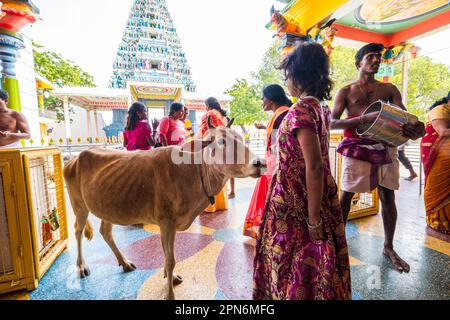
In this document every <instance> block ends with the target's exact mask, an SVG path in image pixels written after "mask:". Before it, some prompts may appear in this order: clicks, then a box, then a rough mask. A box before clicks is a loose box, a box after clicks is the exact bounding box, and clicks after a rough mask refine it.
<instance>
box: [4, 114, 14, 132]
mask: <svg viewBox="0 0 450 320" xmlns="http://www.w3.org/2000/svg"><path fill="white" fill-rule="evenodd" d="M16 128H17V120H16V119H15V118H14V117H13V116H11V115H9V114H0V131H15V130H16Z"/></svg>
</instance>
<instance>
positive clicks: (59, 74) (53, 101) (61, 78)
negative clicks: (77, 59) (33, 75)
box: [33, 42, 95, 122]
mask: <svg viewBox="0 0 450 320" xmlns="http://www.w3.org/2000/svg"><path fill="white" fill-rule="evenodd" d="M33 56H34V64H35V69H36V72H37V73H38V74H40V75H42V76H44V77H45V78H47V79H48V80H49V81H51V82H52V83H53V84H54V85H55V86H56V87H59V88H61V87H63V86H80V87H95V84H94V77H93V76H91V75H90V74H89V73H87V72H86V71H84V70H83V69H81V68H80V67H79V66H78V65H76V64H75V63H74V62H73V61H70V60H66V59H64V58H62V57H61V56H60V55H59V54H57V53H55V52H52V51H47V50H45V49H44V47H43V46H41V45H39V44H37V43H34V42H33ZM44 106H45V107H46V108H47V109H49V110H52V111H55V112H56V114H57V117H58V120H59V121H60V122H61V121H63V120H64V112H63V109H64V108H63V102H62V100H61V99H58V98H57V97H51V96H50V97H49V98H45V99H44ZM71 113H73V110H71Z"/></svg>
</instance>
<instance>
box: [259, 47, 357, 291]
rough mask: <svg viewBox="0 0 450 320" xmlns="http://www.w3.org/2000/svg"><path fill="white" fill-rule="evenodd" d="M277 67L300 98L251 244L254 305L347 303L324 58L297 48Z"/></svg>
mask: <svg viewBox="0 0 450 320" xmlns="http://www.w3.org/2000/svg"><path fill="white" fill-rule="evenodd" d="M282 68H283V69H284V73H285V76H286V79H287V85H288V88H289V91H290V93H291V95H292V96H295V97H298V102H297V103H296V104H295V105H293V106H292V107H291V108H290V110H289V112H288V114H287V115H286V117H285V118H284V120H283V122H282V124H281V126H280V128H279V130H278V141H277V148H278V164H277V166H276V168H275V173H274V176H273V178H272V182H271V185H270V188H269V195H268V198H267V202H266V207H265V210H264V215H263V219H262V221H261V225H260V228H259V233H258V239H257V241H256V249H255V259H254V272H253V280H254V281H253V298H254V299H255V300H269V299H275V300H331V299H351V286H350V263H349V256H348V249H347V241H346V239H345V227H344V219H343V216H342V210H341V207H340V205H339V198H338V188H337V185H336V182H335V180H334V179H333V176H332V175H331V169H330V161H329V156H328V148H329V136H330V134H329V126H330V121H331V113H330V110H329V109H328V107H327V106H325V105H323V104H322V103H321V101H322V100H325V99H330V91H331V87H332V83H331V80H330V78H329V62H328V56H327V54H326V53H325V50H324V49H323V47H322V46H321V45H319V44H316V43H303V44H300V45H299V46H297V47H296V48H295V49H294V51H293V52H292V53H291V54H289V55H288V56H287V57H286V59H285V60H284V62H283V65H282Z"/></svg>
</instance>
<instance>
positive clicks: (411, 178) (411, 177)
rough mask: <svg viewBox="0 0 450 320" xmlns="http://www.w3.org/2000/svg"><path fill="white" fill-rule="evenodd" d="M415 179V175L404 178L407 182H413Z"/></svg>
mask: <svg viewBox="0 0 450 320" xmlns="http://www.w3.org/2000/svg"><path fill="white" fill-rule="evenodd" d="M415 178H417V173H415V172H414V173H412V174H411V175H410V176H409V177H408V178H405V180H407V181H413V180H414V179H415Z"/></svg>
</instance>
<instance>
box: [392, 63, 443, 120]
mask: <svg viewBox="0 0 450 320" xmlns="http://www.w3.org/2000/svg"><path fill="white" fill-rule="evenodd" d="M409 64H410V66H409V72H408V96H407V99H406V107H407V109H408V110H409V111H410V112H411V113H413V114H415V115H416V116H418V117H419V118H420V119H421V120H422V121H423V120H425V114H426V110H427V109H428V107H430V106H431V105H432V104H433V102H434V101H436V100H439V99H441V98H442V97H444V96H446V95H447V93H448V91H449V89H450V68H449V67H448V66H446V65H444V64H442V63H435V62H433V60H432V59H431V58H429V57H419V58H416V59H413V60H410V61H409ZM394 72H395V73H394V77H393V79H392V83H394V84H395V85H396V86H397V88H399V90H402V64H401V62H400V61H399V62H398V63H396V65H395V68H394Z"/></svg>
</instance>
